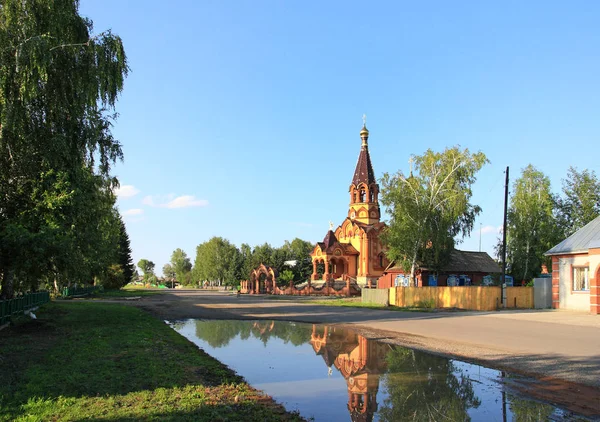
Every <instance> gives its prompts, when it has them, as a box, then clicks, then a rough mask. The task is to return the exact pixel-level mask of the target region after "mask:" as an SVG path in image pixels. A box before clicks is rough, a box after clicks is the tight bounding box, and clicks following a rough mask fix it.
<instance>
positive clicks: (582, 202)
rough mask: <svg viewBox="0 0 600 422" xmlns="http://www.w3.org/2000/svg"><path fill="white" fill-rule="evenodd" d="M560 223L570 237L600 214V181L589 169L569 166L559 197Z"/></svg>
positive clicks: (564, 233)
mask: <svg viewBox="0 0 600 422" xmlns="http://www.w3.org/2000/svg"><path fill="white" fill-rule="evenodd" d="M557 208H558V224H559V226H560V227H561V228H562V230H563V236H564V237H568V236H571V235H572V234H573V233H575V232H576V231H577V230H579V229H580V228H582V227H583V226H585V225H586V224H587V223H589V222H590V221H592V220H593V219H594V218H596V217H598V216H599V215H600V181H598V177H597V176H596V173H595V172H594V171H593V170H592V171H589V170H587V169H585V170H583V171H581V172H579V171H577V168H575V167H569V172H568V173H567V178H566V179H563V184H562V197H561V198H558V199H557Z"/></svg>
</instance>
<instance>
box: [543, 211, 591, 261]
mask: <svg viewBox="0 0 600 422" xmlns="http://www.w3.org/2000/svg"><path fill="white" fill-rule="evenodd" d="M598 245H600V216H599V217H596V218H595V219H593V220H592V221H590V222H589V223H587V224H586V225H585V226H583V227H582V228H580V229H579V230H577V231H576V232H575V233H573V234H572V235H571V236H569V237H567V238H566V239H565V240H563V241H562V242H560V243H559V244H558V245H556V246H555V247H553V248H552V249H550V250H549V251H548V252H546V253H545V255H562V254H571V253H578V252H587V251H588V249H589V248H590V247H598Z"/></svg>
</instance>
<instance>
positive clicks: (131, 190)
mask: <svg viewBox="0 0 600 422" xmlns="http://www.w3.org/2000/svg"><path fill="white" fill-rule="evenodd" d="M138 193H140V190H139V189H137V188H136V187H135V186H133V185H121V186H119V187H118V188H117V189H115V195H117V196H118V197H119V198H131V197H133V196H136V195H137V194H138Z"/></svg>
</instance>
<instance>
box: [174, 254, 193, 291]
mask: <svg viewBox="0 0 600 422" xmlns="http://www.w3.org/2000/svg"><path fill="white" fill-rule="evenodd" d="M171 267H172V268H173V271H174V272H175V278H176V279H177V281H178V282H180V283H181V284H184V283H185V281H186V274H188V273H189V272H190V271H191V270H192V262H191V261H190V259H189V258H188V256H187V254H186V253H185V252H184V251H183V250H182V249H179V248H177V249H175V250H174V251H173V253H172V254H171Z"/></svg>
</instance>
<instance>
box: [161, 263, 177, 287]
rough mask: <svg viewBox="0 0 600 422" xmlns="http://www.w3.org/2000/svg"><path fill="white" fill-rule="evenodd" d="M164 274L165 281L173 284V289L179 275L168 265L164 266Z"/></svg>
mask: <svg viewBox="0 0 600 422" xmlns="http://www.w3.org/2000/svg"><path fill="white" fill-rule="evenodd" d="M162 273H163V278H164V279H165V281H166V282H171V287H173V283H174V282H175V278H176V276H177V274H176V273H175V270H174V269H173V267H172V266H171V264H168V263H167V264H165V265H163V267H162Z"/></svg>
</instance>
